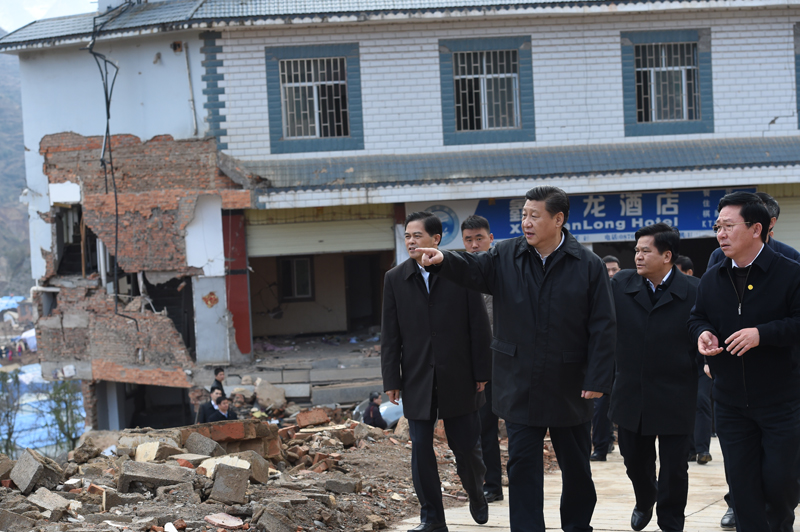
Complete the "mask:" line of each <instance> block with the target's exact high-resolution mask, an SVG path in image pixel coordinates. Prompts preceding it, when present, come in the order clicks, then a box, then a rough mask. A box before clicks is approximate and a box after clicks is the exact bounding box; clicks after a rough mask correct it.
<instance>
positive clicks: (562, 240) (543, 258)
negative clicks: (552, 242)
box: [533, 231, 564, 264]
mask: <svg viewBox="0 0 800 532" xmlns="http://www.w3.org/2000/svg"><path fill="white" fill-rule="evenodd" d="M563 245H564V231H561V242H559V243H558V245H557V246H556V249H554V250H553V252H552V253H550V255H548V256H546V257H542V254H541V253H539V250H538V249H536V248H533V250H534V251H535V252H536V254H537V255H539V258H540V259H542V264H544V263H546V262H547V259H549V258H550V257H551V256H552V255H553V253H555V252H556V251H558V248H560V247H561V246H563Z"/></svg>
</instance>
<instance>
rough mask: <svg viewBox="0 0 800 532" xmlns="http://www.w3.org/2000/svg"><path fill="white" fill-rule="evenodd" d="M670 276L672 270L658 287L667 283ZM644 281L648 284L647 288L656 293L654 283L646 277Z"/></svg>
mask: <svg viewBox="0 0 800 532" xmlns="http://www.w3.org/2000/svg"><path fill="white" fill-rule="evenodd" d="M670 275H672V269H670V270H669V271H668V272H667V275H665V276H664V278H663V279H661V282H660V283H658V286H662V285H664V284H665V283H666V282H667V279H669V276H670ZM644 280H645V281H646V282H647V286H648V287H649V288H650V291H651V292H655V291H656V286H655V285H654V284H653V282H652V281H651V280H650V279H648V278H647V277H645V278H644Z"/></svg>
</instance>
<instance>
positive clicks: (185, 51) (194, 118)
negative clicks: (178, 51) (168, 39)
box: [183, 42, 197, 137]
mask: <svg viewBox="0 0 800 532" xmlns="http://www.w3.org/2000/svg"><path fill="white" fill-rule="evenodd" d="M183 57H185V58H186V77H187V78H188V79H189V104H190V105H191V107H192V125H193V126H194V136H195V137H196V136H197V111H196V110H195V106H194V88H193V87H192V69H191V67H190V66H189V43H188V42H184V43H183Z"/></svg>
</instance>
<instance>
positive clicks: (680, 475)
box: [609, 223, 700, 532]
mask: <svg viewBox="0 0 800 532" xmlns="http://www.w3.org/2000/svg"><path fill="white" fill-rule="evenodd" d="M635 236H636V248H635V253H636V254H635V260H636V270H623V271H621V272H619V273H618V274H617V275H615V276H614V278H613V279H612V280H611V289H612V291H613V292H614V305H615V307H616V311H617V352H616V362H617V364H616V367H617V371H616V378H615V379H614V389H613V391H612V392H611V405H610V407H609V417H610V418H611V420H612V421H613V422H614V423H616V424H617V425H619V438H618V441H619V451H620V453H621V454H622V457H623V458H624V460H625V468H626V470H627V473H628V478H630V479H631V483H632V484H633V492H634V494H635V495H636V506H635V507H634V509H633V515H632V516H631V528H632V529H633V530H642V529H643V528H644V527H645V526H647V524H648V523H649V522H650V519H651V518H652V516H653V506H654V505H656V512H657V514H658V527H659V528H660V529H661V530H663V531H664V532H668V531H673V532H674V531H679V530H683V523H684V513H683V512H684V509H685V508H686V497H687V495H688V492H689V466H688V464H687V462H686V455H687V453H688V452H689V441H690V435H691V434H692V431H693V429H694V418H695V406H696V401H697V363H696V355H697V346H696V343H695V342H693V341H692V339H691V338H690V337H689V334H688V330H687V328H686V321H687V320H688V319H689V314H690V313H691V311H692V306H694V300H695V296H696V295H697V285H698V284H699V282H700V281H699V279H697V278H695V277H689V276H686V275H683V274H682V273H681V272H680V271H678V269H677V267H676V266H675V264H674V261H675V258H676V257H677V255H678V246H679V244H680V234H679V233H678V230H677V229H673V228H672V227H670V226H669V225H667V224H664V223H657V224H655V225H649V226H647V227H643V228H642V229H640V230H638V231H637V232H636V235H635ZM656 438H658V451H659V452H658V459H659V462H660V468H659V471H658V481H656Z"/></svg>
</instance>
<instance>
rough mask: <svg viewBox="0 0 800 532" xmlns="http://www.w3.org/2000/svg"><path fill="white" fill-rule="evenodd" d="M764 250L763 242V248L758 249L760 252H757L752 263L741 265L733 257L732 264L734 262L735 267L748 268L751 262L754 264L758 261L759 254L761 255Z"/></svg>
mask: <svg viewBox="0 0 800 532" xmlns="http://www.w3.org/2000/svg"><path fill="white" fill-rule="evenodd" d="M762 251H764V244H761V248H760V249H759V250H758V253H756V256H755V257H753V260H751V261H750V264H747V265H746V266H739V265H738V264H736V261H735V260H733V259H731V264H733V267H734V268H747V267H748V266H750V265H751V264H753V263H754V262H755V261H756V259H757V258H758V256H759V255H761V252H762Z"/></svg>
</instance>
